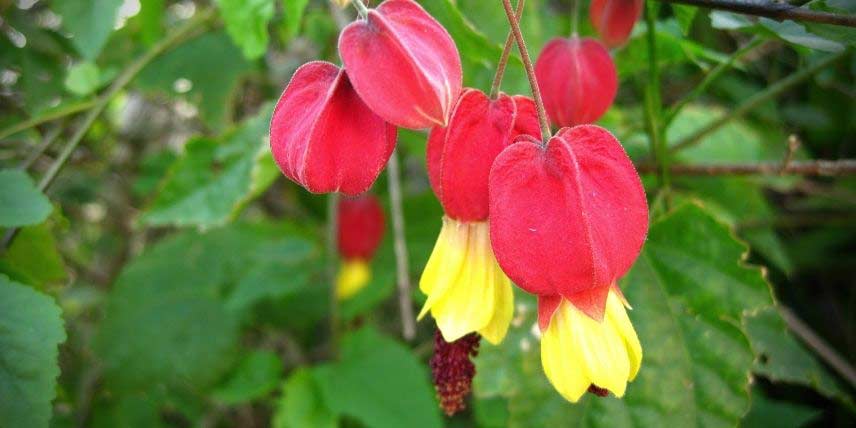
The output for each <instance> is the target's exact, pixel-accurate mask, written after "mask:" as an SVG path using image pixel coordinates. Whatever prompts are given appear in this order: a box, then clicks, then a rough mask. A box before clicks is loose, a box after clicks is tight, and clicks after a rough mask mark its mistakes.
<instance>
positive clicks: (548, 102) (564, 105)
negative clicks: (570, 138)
mask: <svg viewBox="0 0 856 428" xmlns="http://www.w3.org/2000/svg"><path fill="white" fill-rule="evenodd" d="M535 76H536V78H537V79H538V85H539V87H540V88H541V93H542V96H543V98H544V108H545V109H546V110H547V115H548V116H549V117H550V121H551V122H552V123H553V125H557V126H559V127H565V126H575V125H581V124H586V123H593V122H596V121H597V120H598V119H600V117H601V116H603V114H604V113H606V110H608V109H609V106H610V105H612V101H613V100H615V94H616V93H617V92H618V73H617V72H616V70H615V63H614V62H613V61H612V57H610V56H609V52H608V51H607V50H606V48H605V47H604V46H603V45H601V44H600V43H599V42H598V41H596V40H594V39H590V38H583V39H580V38H578V37H572V38H570V39H565V38H555V39H553V40H551V41H550V42H549V43H547V45H546V46H544V50H542V51H541V55H539V56H538V61H537V62H536V63H535Z"/></svg>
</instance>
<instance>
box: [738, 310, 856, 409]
mask: <svg viewBox="0 0 856 428" xmlns="http://www.w3.org/2000/svg"><path fill="white" fill-rule="evenodd" d="M745 328H746V333H747V334H748V336H749V341H750V342H751V344H752V348H753V349H754V351H755V355H756V359H755V368H754V371H755V372H756V373H758V374H760V375H762V376H765V377H767V378H769V379H770V380H772V381H774V382H787V383H795V384H798V385H804V386H807V387H810V388H813V389H815V390H817V391H818V392H820V393H821V394H823V395H825V396H827V397H830V398H836V399H839V400H841V401H842V402H845V403H848V402H851V401H852V400H851V399H850V396H849V395H848V394H847V392H846V391H845V390H844V389H843V388H842V386H841V385H840V384H839V382H838V380H836V378H835V377H833V376H832V375H830V373H829V372H828V371H827V370H826V368H824V367H823V365H822V364H820V363H819V362H818V361H817V359H816V358H815V357H814V356H813V355H812V354H811V353H809V352H808V351H807V350H806V349H805V347H804V346H803V345H802V344H801V343H799V342H797V340H796V339H794V337H793V336H792V335H791V333H790V331H789V330H788V327H787V326H786V325H785V323H784V321H783V320H782V317H781V316H780V315H779V313H778V311H777V310H776V308H775V307H769V308H764V310H761V311H758V312H757V313H755V314H753V315H752V316H750V317H748V318H746V319H745Z"/></svg>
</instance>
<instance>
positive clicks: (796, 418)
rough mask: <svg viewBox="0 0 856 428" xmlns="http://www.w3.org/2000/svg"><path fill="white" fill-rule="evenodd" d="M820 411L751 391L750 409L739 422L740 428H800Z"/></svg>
mask: <svg viewBox="0 0 856 428" xmlns="http://www.w3.org/2000/svg"><path fill="white" fill-rule="evenodd" d="M821 413H822V412H821V410H820V409H817V408H814V407H809V406H803V405H799V404H794V403H788V402H787V401H779V400H773V399H770V398H768V397H767V396H766V395H764V393H763V391H762V390H761V389H760V388H754V389H753V390H752V408H751V409H749V413H747V414H746V416H745V417H744V418H743V420H742V421H740V427H741V428H766V427H776V428H800V427H804V426H806V425H807V424H808V423H809V422H811V421H812V420H813V419H815V418H817V417H818V416H820V414H821Z"/></svg>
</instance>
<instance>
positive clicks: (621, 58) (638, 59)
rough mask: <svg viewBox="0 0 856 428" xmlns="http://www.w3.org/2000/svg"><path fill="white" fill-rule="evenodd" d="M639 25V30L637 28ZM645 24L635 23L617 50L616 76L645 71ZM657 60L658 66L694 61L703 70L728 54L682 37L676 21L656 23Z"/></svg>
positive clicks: (721, 60)
mask: <svg viewBox="0 0 856 428" xmlns="http://www.w3.org/2000/svg"><path fill="white" fill-rule="evenodd" d="M640 28H641V31H638V30H639V29H640ZM647 31H648V30H647V28H646V27H645V25H644V23H640V24H638V25H637V31H634V32H633V35H632V38H631V39H630V41H629V42H628V43H627V45H626V46H625V47H624V48H622V49H620V50H619V51H617V52H616V54H615V66H616V68H617V69H618V76H619V78H621V79H626V78H629V77H631V76H634V75H636V74H638V73H642V72H645V71H646V70H648V49H647V46H646V45H647V40H646V37H645V34H646V32H647ZM656 43H657V63H658V66H659V67H660V68H664V67H669V66H674V65H680V64H684V63H687V62H690V63H693V64H695V65H696V66H698V67H699V68H701V69H703V70H706V69H709V68H710V64H711V63H722V62H726V61H727V60H728V56H727V55H724V54H722V53H719V52H716V51H713V50H711V49H708V48H706V47H704V46H703V45H701V44H698V43H696V42H694V41H693V40H691V39H689V38H687V37H684V35H683V34H682V33H681V29H680V26H679V24H678V22H677V21H676V20H667V21H662V22H658V23H657V36H656Z"/></svg>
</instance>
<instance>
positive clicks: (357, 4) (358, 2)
mask: <svg viewBox="0 0 856 428" xmlns="http://www.w3.org/2000/svg"><path fill="white" fill-rule="evenodd" d="M351 4H352V5H354V8H355V9H357V13H358V14H359V15H360V18H363V19H366V17H367V16H369V8H367V7H366V5H365V4H364V3H363V0H351Z"/></svg>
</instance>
